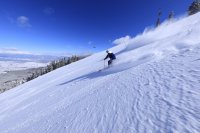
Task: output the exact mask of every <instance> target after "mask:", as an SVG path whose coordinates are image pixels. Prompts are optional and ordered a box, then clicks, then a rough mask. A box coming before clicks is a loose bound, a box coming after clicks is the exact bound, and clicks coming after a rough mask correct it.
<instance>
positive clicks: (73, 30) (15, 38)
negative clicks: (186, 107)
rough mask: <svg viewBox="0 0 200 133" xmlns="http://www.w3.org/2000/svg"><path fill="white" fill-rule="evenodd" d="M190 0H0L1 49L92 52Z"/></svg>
mask: <svg viewBox="0 0 200 133" xmlns="http://www.w3.org/2000/svg"><path fill="white" fill-rule="evenodd" d="M191 2H192V0H0V48H4V49H19V50H22V51H30V52H33V53H81V52H83V53H84V52H96V51H100V50H104V49H107V48H109V47H112V46H113V44H112V42H113V41H114V40H115V39H118V38H120V37H123V36H126V35H130V36H135V35H136V34H138V33H141V32H142V31H143V30H144V29H145V27H147V26H152V25H155V21H156V19H157V13H158V10H159V9H161V10H162V20H164V19H166V18H167V16H168V14H169V12H170V11H171V10H173V11H174V13H175V16H178V15H181V14H184V13H186V11H187V9H188V6H189V5H190V3H191Z"/></svg>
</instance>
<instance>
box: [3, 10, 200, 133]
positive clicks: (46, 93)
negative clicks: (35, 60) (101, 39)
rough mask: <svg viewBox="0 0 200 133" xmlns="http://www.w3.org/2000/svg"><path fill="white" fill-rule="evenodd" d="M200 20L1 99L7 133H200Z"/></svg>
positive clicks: (157, 32) (154, 33) (170, 27)
mask: <svg viewBox="0 0 200 133" xmlns="http://www.w3.org/2000/svg"><path fill="white" fill-rule="evenodd" d="M199 25H200V14H196V15H193V16H190V17H187V18H183V19H181V20H177V21H174V22H170V23H169V22H166V23H164V24H163V25H161V26H160V27H159V28H157V29H154V30H151V31H147V32H144V33H143V34H142V35H138V36H136V37H135V38H132V39H131V38H129V41H127V40H126V44H121V45H118V46H116V47H113V48H111V49H110V50H112V51H113V52H114V53H116V56H117V60H115V62H114V64H113V65H112V67H111V68H109V69H105V70H103V71H101V72H98V70H100V69H102V68H103V67H104V61H103V60H102V59H103V58H104V57H105V56H106V53H105V51H103V52H100V53H97V54H94V55H92V56H90V57H88V58H85V59H83V60H81V61H78V62H76V63H72V64H70V65H68V66H66V67H63V68H60V69H57V70H55V71H53V72H51V73H48V74H46V75H44V76H41V77H39V78H37V79H35V80H32V81H30V82H28V83H26V84H23V85H21V86H19V87H16V88H15V89H12V90H9V91H7V92H5V93H3V94H1V95H0V132H1V133H172V132H174V133H175V132H176V133H199V132H200V104H199V103H200V90H199V88H200V37H199V36H200V26H199Z"/></svg>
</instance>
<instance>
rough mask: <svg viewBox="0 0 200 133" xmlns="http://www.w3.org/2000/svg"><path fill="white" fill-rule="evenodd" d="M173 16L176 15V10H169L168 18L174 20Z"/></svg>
mask: <svg viewBox="0 0 200 133" xmlns="http://www.w3.org/2000/svg"><path fill="white" fill-rule="evenodd" d="M173 17H174V12H173V11H171V12H169V16H168V20H172V19H173Z"/></svg>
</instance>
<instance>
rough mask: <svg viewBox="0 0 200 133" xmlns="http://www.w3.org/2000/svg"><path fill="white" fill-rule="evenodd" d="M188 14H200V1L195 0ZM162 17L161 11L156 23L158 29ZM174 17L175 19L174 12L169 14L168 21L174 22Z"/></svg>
mask: <svg viewBox="0 0 200 133" xmlns="http://www.w3.org/2000/svg"><path fill="white" fill-rule="evenodd" d="M187 12H188V15H189V16H190V15H193V14H196V13H198V12H200V0H194V1H193V2H192V3H191V5H190V6H189V7H188V11H187ZM161 16H162V12H161V10H159V12H158V19H157V21H156V27H158V26H159V25H160V24H161V21H160V17H161ZM173 17H174V12H173V11H171V12H169V15H168V20H172V19H173Z"/></svg>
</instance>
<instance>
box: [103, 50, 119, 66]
mask: <svg viewBox="0 0 200 133" xmlns="http://www.w3.org/2000/svg"><path fill="white" fill-rule="evenodd" d="M106 53H107V56H106V57H105V58H104V60H106V59H107V58H110V60H109V61H108V66H109V65H111V64H112V61H113V60H115V59H116V56H115V54H113V53H112V52H111V51H109V50H106Z"/></svg>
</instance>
